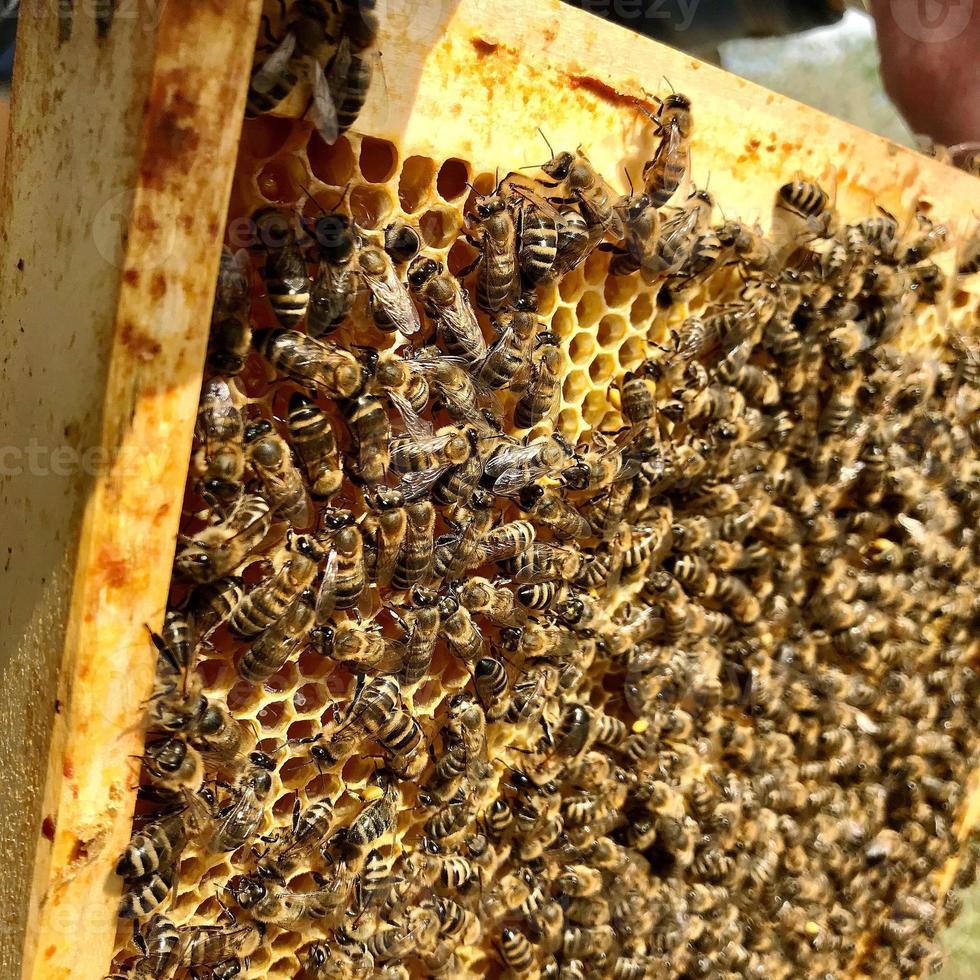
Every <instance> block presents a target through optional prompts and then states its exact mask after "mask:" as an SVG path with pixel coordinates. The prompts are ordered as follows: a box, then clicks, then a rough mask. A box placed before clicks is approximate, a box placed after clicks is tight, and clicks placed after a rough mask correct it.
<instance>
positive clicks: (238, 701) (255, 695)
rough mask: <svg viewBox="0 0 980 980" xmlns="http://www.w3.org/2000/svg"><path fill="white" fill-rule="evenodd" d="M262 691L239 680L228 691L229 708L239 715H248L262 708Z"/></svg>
mask: <svg viewBox="0 0 980 980" xmlns="http://www.w3.org/2000/svg"><path fill="white" fill-rule="evenodd" d="M262 697H263V696H262V691H261V690H260V689H259V688H257V687H256V686H255V685H254V684H250V683H249V682H248V681H243V680H238V681H236V682H235V683H234V684H233V685H232V686H231V688H230V689H229V690H228V694H227V696H226V700H227V702H228V707H229V708H230V709H231V710H232V711H233V712H234V713H235V714H239V715H248V714H251V713H252V712H254V711H257V710H259V709H260V708H261V706H262Z"/></svg>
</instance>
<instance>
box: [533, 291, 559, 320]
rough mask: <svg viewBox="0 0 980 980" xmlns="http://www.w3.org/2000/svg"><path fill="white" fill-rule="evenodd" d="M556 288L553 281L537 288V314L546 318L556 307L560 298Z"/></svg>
mask: <svg viewBox="0 0 980 980" xmlns="http://www.w3.org/2000/svg"><path fill="white" fill-rule="evenodd" d="M560 298H561V297H560V296H559V294H558V288H557V286H555V285H554V283H548V284H547V285H544V286H542V287H540V288H539V290H538V315H539V316H540V317H541V318H542V319H544V320H546V319H548V317H550V316H551V315H552V314H553V313H554V312H555V310H556V309H557V308H558V302H559V300H560Z"/></svg>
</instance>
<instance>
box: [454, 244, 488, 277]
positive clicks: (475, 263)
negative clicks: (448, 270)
mask: <svg viewBox="0 0 980 980" xmlns="http://www.w3.org/2000/svg"><path fill="white" fill-rule="evenodd" d="M467 241H469V242H470V244H471V245H474V244H477V245H478V243H474V242H472V241H470V239H469V238H468V237H467ZM482 261H483V252H480V253H479V255H477V257H476V258H475V259H474V260H473V261H472V262H471V263H470V264H469V265H468V266H465V267H464V268H462V269H460V270H459V272H457V273H456V278H457V279H460V280H462V279H465V278H466V277H467V276H468V275H469V274H470V273H471V272H472V271H473V270H474V269H476V268H477V266H479V264H480V263H481V262H482Z"/></svg>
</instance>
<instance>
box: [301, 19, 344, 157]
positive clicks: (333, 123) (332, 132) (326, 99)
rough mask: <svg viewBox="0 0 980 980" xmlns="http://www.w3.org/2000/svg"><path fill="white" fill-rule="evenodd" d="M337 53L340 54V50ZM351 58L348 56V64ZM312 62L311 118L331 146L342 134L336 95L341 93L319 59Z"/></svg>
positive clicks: (313, 59)
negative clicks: (326, 73)
mask: <svg viewBox="0 0 980 980" xmlns="http://www.w3.org/2000/svg"><path fill="white" fill-rule="evenodd" d="M346 40H347V38H344V41H346ZM341 44H343V42H341ZM337 53H338V56H339V54H340V52H339V50H338V52H337ZM348 54H349V51H348ZM349 60H350V59H349V58H348V64H349ZM310 63H311V66H312V67H311V71H312V75H313V101H312V103H311V104H310V118H311V119H312V120H313V125H314V126H316V130H317V132H318V133H319V134H320V136H321V137H322V138H323V141H324V143H326V144H327V145H328V146H330V145H332V144H334V143H336V142H337V137H339V136H340V123H339V121H338V119H337V103H336V101H335V95H336V94H338V93H339V90H338V88H337V87H336V86H333V85H331V83H330V81H329V80H328V78H327V76H326V75H325V74H324V71H323V66H322V65H321V64H320V62H319V61H317V60H316V59H315V58H311V59H310ZM345 77H346V75H345Z"/></svg>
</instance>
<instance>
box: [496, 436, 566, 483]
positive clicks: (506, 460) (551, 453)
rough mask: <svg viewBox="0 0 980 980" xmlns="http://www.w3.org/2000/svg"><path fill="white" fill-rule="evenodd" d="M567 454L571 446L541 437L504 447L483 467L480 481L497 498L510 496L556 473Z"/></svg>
mask: <svg viewBox="0 0 980 980" xmlns="http://www.w3.org/2000/svg"><path fill="white" fill-rule="evenodd" d="M568 455H570V453H569V450H568V447H567V446H566V445H563V444H562V442H561V441H559V440H558V439H556V438H555V437H554V436H541V437H539V438H537V439H534V440H532V441H531V442H528V443H524V444H515V445H508V444H504V445H501V446H499V447H498V448H497V449H496V450H494V452H493V454H492V455H491V457H490V458H489V459H488V460H487V462H486V463H485V464H484V467H483V477H482V479H481V482H482V483H483V485H484V486H486V487H487V489H489V490H490V491H491V492H492V493H494V494H497V495H498V496H501V497H506V496H511V495H512V494H516V493H518V492H519V491H520V490H522V489H523V488H524V487H526V486H529V485H530V484H532V483H534V482H535V480H537V479H538V478H539V477H542V476H545V475H550V474H553V473H554V472H555V471H557V469H558V467H559V466H560V465H561V463H562V462H563V461H564V460H565V459H566V458H567V457H568Z"/></svg>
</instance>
